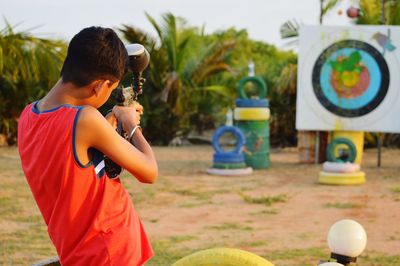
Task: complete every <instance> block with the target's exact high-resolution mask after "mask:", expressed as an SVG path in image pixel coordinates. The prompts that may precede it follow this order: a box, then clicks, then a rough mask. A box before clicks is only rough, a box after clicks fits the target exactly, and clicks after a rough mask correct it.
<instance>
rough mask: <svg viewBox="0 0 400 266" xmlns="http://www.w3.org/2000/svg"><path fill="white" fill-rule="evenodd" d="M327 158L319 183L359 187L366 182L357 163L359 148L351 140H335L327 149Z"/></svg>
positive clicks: (341, 138) (342, 138)
mask: <svg viewBox="0 0 400 266" xmlns="http://www.w3.org/2000/svg"><path fill="white" fill-rule="evenodd" d="M326 155H327V158H328V161H327V162H325V163H324V164H323V165H322V167H323V170H322V171H321V172H320V173H319V182H320V183H321V184H327V185H358V184H362V183H364V182H365V173H364V172H361V171H360V165H359V164H358V163H356V162H355V161H356V158H357V148H356V145H355V144H354V142H353V141H352V140H351V139H348V138H344V137H340V138H334V139H333V140H332V141H331V142H330V143H329V145H328V147H327V154H326Z"/></svg>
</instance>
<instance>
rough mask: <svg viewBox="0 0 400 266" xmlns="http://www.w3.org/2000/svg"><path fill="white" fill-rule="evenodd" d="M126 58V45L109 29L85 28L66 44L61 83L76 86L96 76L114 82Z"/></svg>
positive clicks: (87, 82) (89, 81) (122, 70)
mask: <svg viewBox="0 0 400 266" xmlns="http://www.w3.org/2000/svg"><path fill="white" fill-rule="evenodd" d="M127 60H128V54H127V51H126V48H125V46H124V44H123V43H122V41H121V40H120V39H119V37H118V36H117V34H116V33H115V32H114V31H113V30H112V29H109V28H101V27H90V28H85V29H83V30H81V31H80V32H79V33H78V34H76V35H75V36H74V37H73V38H72V40H71V42H70V44H69V46H68V53H67V57H66V58H65V61H64V64H63V67H62V69H61V77H62V82H63V83H67V82H71V83H73V84H75V85H76V86H78V87H83V86H86V85H89V84H90V83H91V82H93V81H95V80H99V79H103V80H109V81H111V82H113V83H114V82H117V81H119V80H121V78H122V77H123V75H124V74H125V72H126V65H127Z"/></svg>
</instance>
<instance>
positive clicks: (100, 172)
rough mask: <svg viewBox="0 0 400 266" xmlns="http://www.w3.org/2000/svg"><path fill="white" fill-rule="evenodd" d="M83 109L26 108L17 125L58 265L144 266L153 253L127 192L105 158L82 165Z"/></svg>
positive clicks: (25, 163) (24, 165) (26, 166)
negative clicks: (78, 145) (79, 130)
mask: <svg viewBox="0 0 400 266" xmlns="http://www.w3.org/2000/svg"><path fill="white" fill-rule="evenodd" d="M82 108H83V107H75V106H69V105H62V106H60V107H58V108H54V109H51V110H47V111H43V112H40V111H39V110H38V109H37V108H36V103H33V104H30V105H28V106H27V107H25V109H24V111H23V112H22V114H21V116H20V120H19V124H18V149H19V154H20V156H21V164H22V168H23V170H24V172H25V176H26V179H27V181H28V183H29V186H30V188H31V190H32V193H33V196H34V198H35V200H36V203H37V205H38V206H39V209H40V211H41V213H42V215H43V218H44V220H45V222H46V224H47V226H48V233H49V236H50V238H51V240H52V241H53V243H54V245H55V247H56V249H57V253H58V255H59V258H60V261H61V263H62V265H85V266H87V265H96V266H98V265H143V264H144V263H145V262H146V261H147V260H148V259H149V258H151V257H152V255H153V251H152V248H151V246H150V243H149V241H148V239H147V236H146V233H145V231H144V229H143V226H142V224H141V222H140V219H139V216H138V215H137V213H136V211H135V209H134V207H133V203H132V200H131V198H130V196H129V194H128V192H127V191H126V190H125V189H124V188H123V186H122V184H121V182H120V180H119V178H117V179H110V178H108V177H107V174H106V173H105V170H104V161H103V155H102V154H101V153H100V152H98V151H94V154H95V155H94V156H93V159H92V161H91V162H89V163H88V164H87V165H82V163H80V162H79V160H78V158H77V156H76V152H75V128H76V124H77V120H78V117H79V113H80V111H81V110H82Z"/></svg>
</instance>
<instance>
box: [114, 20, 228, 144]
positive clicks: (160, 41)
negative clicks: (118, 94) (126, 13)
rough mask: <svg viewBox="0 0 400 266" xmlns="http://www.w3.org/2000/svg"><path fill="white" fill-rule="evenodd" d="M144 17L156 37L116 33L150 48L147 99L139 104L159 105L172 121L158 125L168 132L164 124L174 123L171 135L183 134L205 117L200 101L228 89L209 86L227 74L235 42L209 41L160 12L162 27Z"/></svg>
mask: <svg viewBox="0 0 400 266" xmlns="http://www.w3.org/2000/svg"><path fill="white" fill-rule="evenodd" d="M146 16H147V18H148V20H149V21H150V23H151V24H152V26H153V27H154V29H155V30H156V32H157V39H155V38H152V37H149V36H148V35H146V34H145V33H144V32H142V31H140V30H137V29H135V28H133V27H129V26H127V25H125V26H124V28H123V29H120V30H121V32H123V34H124V38H125V39H127V40H129V41H140V40H143V43H144V44H145V45H146V46H147V47H150V48H149V49H150V53H151V57H152V60H151V62H150V67H149V71H148V72H147V77H148V81H147V82H146V84H145V88H144V90H145V91H146V90H147V95H145V96H144V97H143V99H142V101H143V102H144V104H152V105H153V106H152V108H153V109H154V108H157V107H160V106H162V108H164V114H166V115H167V114H168V115H169V118H170V119H162V120H160V119H157V121H158V122H159V123H158V127H160V126H161V127H163V128H166V127H167V126H166V125H165V124H166V123H168V122H169V123H175V122H177V124H174V126H175V129H174V132H171V133H173V134H175V135H176V134H179V132H180V133H181V134H182V135H183V136H185V135H187V134H188V133H189V132H190V131H191V130H192V129H193V127H194V126H195V125H193V122H196V121H197V122H198V123H202V122H201V121H200V120H201V119H200V120H199V117H202V115H204V113H203V114H202V112H203V111H204V109H203V108H201V106H202V103H203V102H204V99H205V98H209V99H210V98H212V97H215V94H218V93H220V94H224V93H226V88H224V87H223V86H216V85H213V84H211V83H210V82H211V80H212V78H213V77H214V76H216V75H217V74H219V73H222V72H226V71H230V67H229V65H228V64H227V63H226V60H225V59H226V56H227V54H228V52H229V51H230V50H232V49H233V47H234V42H232V41H231V42H228V41H225V42H221V43H217V42H212V43H207V42H205V40H204V29H198V28H193V27H192V28H191V27H188V26H187V25H186V21H185V20H184V19H182V18H179V17H175V16H174V15H173V14H171V13H166V14H164V15H163V16H162V19H161V23H159V22H157V21H156V20H155V19H154V18H153V17H151V16H150V15H149V14H147V13H146ZM134 36H136V37H134ZM150 95H151V98H150V99H149V98H148V96H150ZM210 95H213V96H211V97H209V96H210ZM145 107H146V106H145ZM150 109H151V108H150ZM157 112H158V111H157ZM196 117H197V118H196ZM168 120H174V122H171V121H168ZM147 122H149V123H151V122H150V121H149V120H147ZM168 126H169V125H168ZM172 137H174V136H169V140H170V139H171V138H172Z"/></svg>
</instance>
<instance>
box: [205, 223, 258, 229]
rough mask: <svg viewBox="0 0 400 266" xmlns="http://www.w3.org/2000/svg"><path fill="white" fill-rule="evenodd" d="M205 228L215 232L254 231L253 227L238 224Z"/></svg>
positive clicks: (223, 224) (224, 224)
mask: <svg viewBox="0 0 400 266" xmlns="http://www.w3.org/2000/svg"><path fill="white" fill-rule="evenodd" d="M205 228H209V229H214V230H240V231H252V230H253V228H252V227H251V226H243V225H240V224H237V223H222V224H220V225H213V226H206V227H205Z"/></svg>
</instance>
